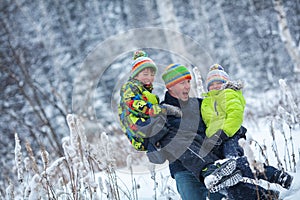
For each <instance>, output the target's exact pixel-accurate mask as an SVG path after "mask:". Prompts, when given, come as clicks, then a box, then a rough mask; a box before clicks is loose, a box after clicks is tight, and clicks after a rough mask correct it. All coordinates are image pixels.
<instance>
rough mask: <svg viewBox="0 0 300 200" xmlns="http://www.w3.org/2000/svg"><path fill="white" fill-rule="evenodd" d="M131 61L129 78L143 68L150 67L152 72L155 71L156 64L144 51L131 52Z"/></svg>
mask: <svg viewBox="0 0 300 200" xmlns="http://www.w3.org/2000/svg"><path fill="white" fill-rule="evenodd" d="M133 60H134V61H133V62H132V64H131V67H132V68H131V76H130V77H131V78H133V77H135V76H136V75H137V74H138V73H140V72H141V71H142V70H143V69H146V68H152V69H153V70H154V73H156V72H157V66H156V64H155V63H154V62H153V60H151V59H150V58H148V54H147V53H146V52H144V51H141V50H139V51H136V52H134V54H133Z"/></svg>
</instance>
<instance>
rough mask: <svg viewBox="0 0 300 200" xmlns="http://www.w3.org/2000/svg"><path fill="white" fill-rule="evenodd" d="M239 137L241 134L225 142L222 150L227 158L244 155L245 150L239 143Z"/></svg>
mask: <svg viewBox="0 0 300 200" xmlns="http://www.w3.org/2000/svg"><path fill="white" fill-rule="evenodd" d="M239 139H240V135H238V134H237V135H234V136H233V137H231V138H230V139H229V140H227V141H225V142H223V144H222V152H223V155H224V157H225V158H235V157H239V156H243V155H244V150H243V148H242V147H240V145H239V143H238V141H239Z"/></svg>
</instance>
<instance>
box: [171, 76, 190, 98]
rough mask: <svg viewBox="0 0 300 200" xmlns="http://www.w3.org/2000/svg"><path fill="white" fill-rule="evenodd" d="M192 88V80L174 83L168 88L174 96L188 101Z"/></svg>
mask: <svg viewBox="0 0 300 200" xmlns="http://www.w3.org/2000/svg"><path fill="white" fill-rule="evenodd" d="M190 89H191V80H184V81H181V82H179V83H177V84H176V85H173V86H172V87H170V88H169V89H168V90H169V93H170V94H171V95H172V96H173V97H175V98H177V99H179V100H181V101H187V100H188V99H189V92H190Z"/></svg>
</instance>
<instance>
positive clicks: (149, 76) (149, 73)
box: [134, 68, 155, 84]
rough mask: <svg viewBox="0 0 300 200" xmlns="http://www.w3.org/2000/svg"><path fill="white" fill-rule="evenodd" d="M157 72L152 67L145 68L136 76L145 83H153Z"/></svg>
mask: <svg viewBox="0 0 300 200" xmlns="http://www.w3.org/2000/svg"><path fill="white" fill-rule="evenodd" d="M154 77H155V72H154V70H153V69H152V68H146V69H143V70H142V71H141V72H140V73H138V74H137V75H136V76H135V77H134V78H135V79H136V80H139V81H140V82H142V83H143V84H150V83H151V84H152V83H153V81H154Z"/></svg>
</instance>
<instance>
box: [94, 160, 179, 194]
mask: <svg viewBox="0 0 300 200" xmlns="http://www.w3.org/2000/svg"><path fill="white" fill-rule="evenodd" d="M151 166H152V167H153V166H154V165H151ZM132 171H133V173H132V175H131V171H130V170H129V169H128V168H121V169H117V170H116V175H117V182H118V185H119V187H120V188H121V189H120V190H119V191H120V192H119V193H120V199H138V200H153V199H157V200H166V199H169V198H168V197H171V199H173V200H180V196H179V194H178V193H177V190H176V183H175V180H174V179H173V178H171V176H170V173H169V168H168V164H167V163H165V164H162V165H155V173H156V174H155V182H156V184H155V182H154V180H153V179H152V178H151V175H152V174H151V173H150V170H149V166H147V165H146V164H145V165H140V166H133V170H132ZM99 175H100V176H101V177H102V179H105V178H106V175H105V173H102V174H99ZM135 184H136V185H137V186H138V189H137V190H136V191H137V198H135V197H133V196H135V195H134V192H133V189H132V188H133V187H132V185H135ZM155 185H156V187H155ZM154 188H156V191H155V189H154ZM121 191H124V192H121ZM128 194H130V195H131V197H130V198H128V196H126V195H128ZM155 194H156V198H155Z"/></svg>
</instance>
